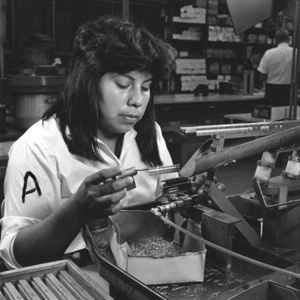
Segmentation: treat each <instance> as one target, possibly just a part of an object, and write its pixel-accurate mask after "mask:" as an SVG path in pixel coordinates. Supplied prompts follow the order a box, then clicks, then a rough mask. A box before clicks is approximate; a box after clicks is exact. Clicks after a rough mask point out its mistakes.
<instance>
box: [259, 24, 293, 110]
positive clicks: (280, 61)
mask: <svg viewBox="0 0 300 300" xmlns="http://www.w3.org/2000/svg"><path fill="white" fill-rule="evenodd" d="M275 41H276V44H277V47H276V48H272V49H269V50H267V51H266V52H265V54H264V55H263V57H262V59H261V61H260V64H259V66H258V71H259V72H260V73H261V79H262V80H263V81H265V82H266V86H265V104H267V105H271V106H288V105H289V99H290V87H291V72H292V60H293V48H292V47H290V46H289V41H290V37H289V32H288V30H286V29H284V28H280V29H278V30H277V31H276V32H275Z"/></svg>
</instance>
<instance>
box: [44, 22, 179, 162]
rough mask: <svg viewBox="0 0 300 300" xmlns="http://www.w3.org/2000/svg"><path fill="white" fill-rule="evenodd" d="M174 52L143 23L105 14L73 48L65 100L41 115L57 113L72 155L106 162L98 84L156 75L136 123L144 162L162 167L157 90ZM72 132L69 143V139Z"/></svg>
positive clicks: (80, 32) (88, 26) (168, 71)
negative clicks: (111, 76)
mask: <svg viewBox="0 0 300 300" xmlns="http://www.w3.org/2000/svg"><path fill="white" fill-rule="evenodd" d="M174 57H175V54H174V50H173V48H172V47H171V46H170V45H169V44H168V43H166V42H165V41H163V40H162V39H161V38H159V37H156V36H155V35H154V34H152V33H151V32H149V31H148V30H147V29H146V28H145V27H144V26H143V25H137V24H135V23H134V22H133V21H130V20H128V19H123V18H121V17H115V16H102V17H100V18H98V19H97V20H95V21H91V22H88V23H86V24H83V25H82V26H81V27H80V28H79V29H78V31H77V33H76V36H75V39H74V44H73V62H72V68H71V72H70V74H69V76H68V78H67V80H66V83H65V86H64V89H63V92H62V97H61V98H60V99H59V100H58V101H57V103H56V104H55V105H54V106H53V107H52V108H50V109H49V110H48V111H47V112H46V113H45V114H44V116H43V120H47V119H49V118H50V117H51V116H53V115H55V116H56V118H57V119H58V122H59V125H60V127H61V132H62V135H63V138H64V140H65V142H66V144H67V145H68V148H69V150H70V152H71V153H74V154H77V155H80V156H83V157H87V158H89V159H94V160H97V159H100V160H102V158H101V156H100V154H99V152H98V151H97V140H96V138H97V129H98V124H99V104H98V101H99V100H98V99H100V98H101V97H100V91H99V88H98V86H99V81H100V78H101V77H102V76H103V75H104V74H106V73H111V72H114V73H119V74H124V73H127V72H130V71H147V72H149V73H151V74H152V76H153V83H152V85H151V87H150V90H151V96H150V101H149V104H148V106H147V108H146V111H145V114H144V116H143V118H142V119H141V120H140V121H139V122H138V123H137V124H136V125H135V127H134V128H135V130H136V131H137V136H136V141H137V144H138V147H139V149H140V152H141V155H142V159H143V161H144V162H145V163H147V164H148V165H150V166H158V165H161V164H162V162H161V159H160V157H159V153H158V146H157V142H156V130H155V115H154V107H153V90H154V87H155V85H156V84H158V83H159V82H160V81H161V80H163V79H165V78H167V77H168V76H169V75H170V74H171V71H172V70H173V69H174V64H175V59H174ZM67 127H68V128H69V131H70V134H71V139H70V138H68V137H67V136H66V128H67Z"/></svg>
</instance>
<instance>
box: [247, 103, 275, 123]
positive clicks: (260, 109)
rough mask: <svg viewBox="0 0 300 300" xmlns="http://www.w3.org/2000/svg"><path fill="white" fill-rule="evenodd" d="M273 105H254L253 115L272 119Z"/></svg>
mask: <svg viewBox="0 0 300 300" xmlns="http://www.w3.org/2000/svg"><path fill="white" fill-rule="evenodd" d="M271 111H272V106H271V105H253V107H252V117H253V118H261V119H268V120H270V119H271Z"/></svg>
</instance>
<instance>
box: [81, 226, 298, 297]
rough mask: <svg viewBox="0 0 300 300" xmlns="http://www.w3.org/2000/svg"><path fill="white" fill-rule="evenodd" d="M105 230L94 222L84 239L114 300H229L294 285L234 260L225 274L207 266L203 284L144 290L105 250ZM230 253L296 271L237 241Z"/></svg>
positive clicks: (285, 262) (288, 278) (283, 277)
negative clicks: (271, 284) (265, 284)
mask: <svg viewBox="0 0 300 300" xmlns="http://www.w3.org/2000/svg"><path fill="white" fill-rule="evenodd" d="M106 226H107V221H105V220H98V221H94V222H92V223H90V224H88V225H86V227H85V229H84V237H85V240H86V243H87V246H88V249H89V252H90V254H91V257H92V259H93V261H94V263H95V264H96V266H97V269H98V272H99V275H100V276H102V277H103V278H104V279H105V280H107V281H108V282H109V284H110V292H111V296H113V297H114V298H115V299H120V300H121V299H122V300H125V299H131V300H143V299H145V300H156V299H168V300H175V299H182V300H185V299H188V300H191V299H202V300H206V299H218V300H220V299H224V300H225V299H226V300H228V299H229V298H230V297H233V296H234V295H237V294H239V293H240V292H242V291H244V290H245V289H248V288H250V287H253V286H255V285H257V284H258V283H260V282H262V281H266V280H273V281H275V282H278V283H280V284H284V285H290V284H292V283H294V281H295V280H294V278H292V277H291V276H286V275H283V274H282V273H280V274H279V273H277V272H273V271H270V270H267V269H265V268H261V267H257V266H254V265H250V264H249V263H247V262H244V261H241V260H238V259H236V258H234V257H233V258H232V266H231V270H230V272H228V273H226V274H225V273H222V272H221V271H219V270H217V269H215V268H214V267H212V266H211V265H210V264H209V263H206V266H205V273H204V282H203V283H190V284H173V285H156V286H154V285H153V286H150V285H149V286H147V285H145V284H143V283H142V282H140V281H139V280H138V279H137V278H135V277H133V276H131V275H130V274H128V273H127V272H124V271H123V270H121V269H120V268H118V267H117V265H116V263H115V261H114V258H113V255H112V253H111V251H110V248H109V246H108V242H107V227H106ZM233 250H234V251H235V252H238V253H240V254H242V255H245V256H248V257H251V258H253V259H256V260H258V261H261V262H264V263H268V264H271V265H273V266H276V267H279V268H282V269H288V270H290V271H294V270H295V269H296V266H295V265H294V263H292V262H290V261H289V260H286V259H283V258H282V257H279V256H277V255H274V254H272V253H271V252H267V251H264V250H262V249H258V248H255V247H253V246H251V245H248V244H245V243H243V242H241V241H239V240H236V239H234V241H233ZM154 276H155V274H154Z"/></svg>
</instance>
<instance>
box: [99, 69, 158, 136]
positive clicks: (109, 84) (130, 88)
mask: <svg viewBox="0 0 300 300" xmlns="http://www.w3.org/2000/svg"><path fill="white" fill-rule="evenodd" d="M151 83H152V74H150V73H148V72H138V71H132V72H128V73H125V74H117V73H106V74H105V75H104V76H102V77H101V80H100V83H99V88H100V96H101V99H100V101H99V105H100V112H101V115H100V128H99V130H100V131H102V132H103V133H104V132H106V133H109V134H120V133H125V132H127V131H129V130H130V129H131V128H132V127H133V126H134V125H135V124H136V123H137V122H138V121H139V120H140V119H141V118H142V117H143V115H144V113H145V110H146V107H147V105H148V103H149V99H150V85H151Z"/></svg>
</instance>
